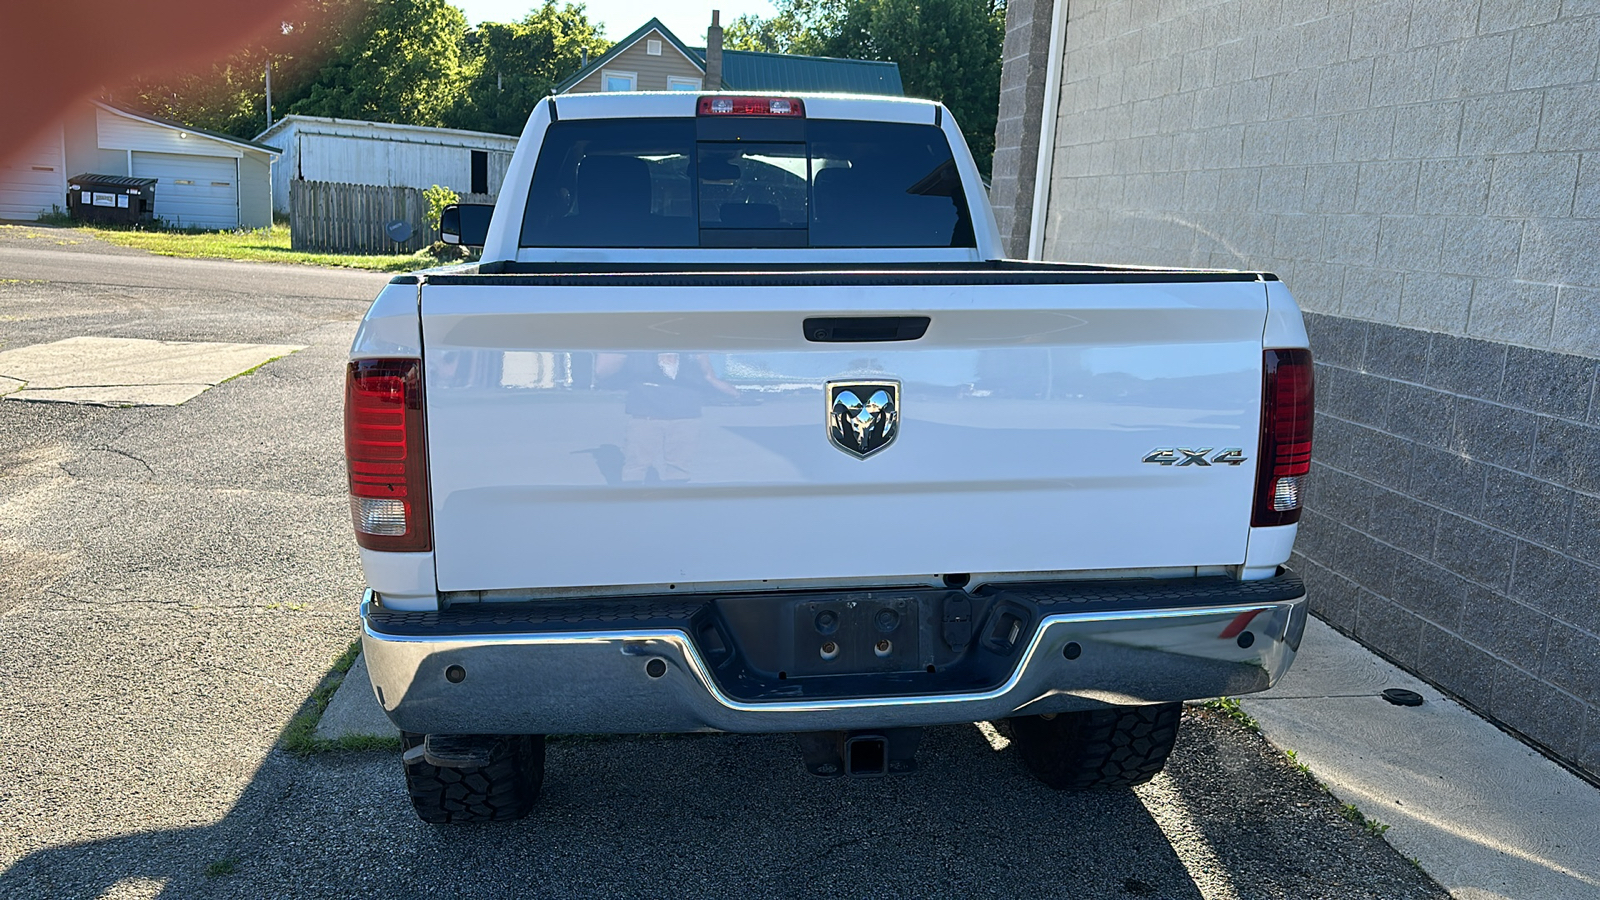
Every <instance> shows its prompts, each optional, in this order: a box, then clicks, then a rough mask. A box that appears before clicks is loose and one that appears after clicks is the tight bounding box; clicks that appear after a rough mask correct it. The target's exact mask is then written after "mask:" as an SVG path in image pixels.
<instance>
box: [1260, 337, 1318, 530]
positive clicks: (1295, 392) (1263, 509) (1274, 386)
mask: <svg viewBox="0 0 1600 900" xmlns="http://www.w3.org/2000/svg"><path fill="white" fill-rule="evenodd" d="M1261 362H1262V390H1261V452H1260V453H1259V454H1257V456H1256V459H1257V460H1258V462H1257V467H1256V505H1255V513H1254V515H1252V516H1251V521H1250V524H1251V525H1253V526H1255V527H1258V528H1259V527H1261V526H1265V525H1289V524H1292V523H1295V522H1298V521H1300V496H1301V491H1302V490H1303V489H1304V487H1305V479H1306V475H1307V474H1308V473H1309V472H1310V471H1311V418H1312V409H1313V407H1314V405H1315V392H1314V391H1313V389H1312V376H1311V351H1310V350H1268V351H1266V352H1265V353H1264V354H1263V356H1262V360H1261Z"/></svg>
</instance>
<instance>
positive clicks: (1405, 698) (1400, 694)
mask: <svg viewBox="0 0 1600 900" xmlns="http://www.w3.org/2000/svg"><path fill="white" fill-rule="evenodd" d="M1383 699H1385V700H1387V701H1389V702H1390V703H1393V704H1394V705H1395V706H1421V705H1422V695H1421V694H1419V693H1417V692H1416V691H1408V690H1406V689H1405V688H1387V689H1385V690H1384V692H1383Z"/></svg>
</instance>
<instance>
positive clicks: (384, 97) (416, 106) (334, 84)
mask: <svg viewBox="0 0 1600 900" xmlns="http://www.w3.org/2000/svg"><path fill="white" fill-rule="evenodd" d="M360 2H363V3H364V4H365V5H366V7H367V14H366V15H365V16H363V17H362V19H361V21H360V25H359V26H358V27H357V28H356V29H355V30H354V33H352V34H351V35H349V36H348V38H346V40H345V41H344V42H343V43H342V44H341V45H340V46H339V47H338V49H337V50H336V51H335V53H334V56H333V59H332V60H330V61H329V62H328V64H327V65H325V66H324V67H323V68H322V71H321V72H319V73H318V74H317V77H316V80H315V81H314V82H313V83H312V84H311V88H310V91H309V92H308V93H307V95H306V96H305V97H303V98H302V99H300V100H298V101H297V102H295V103H294V104H293V106H291V107H290V110H289V111H290V112H293V113H300V114H304V115H312V116H336V117H340V118H346V119H370V120H373V121H378V122H399V123H402V124H407V125H443V124H444V122H445V117H446V115H447V114H448V113H449V112H450V110H451V108H452V107H453V106H454V105H455V103H456V98H457V97H458V96H459V94H460V91H461V88H462V82H463V72H462V68H461V55H462V53H461V51H462V44H463V41H464V38H465V36H466V32H467V18H466V15H465V14H463V13H462V12H461V10H460V9H457V8H456V7H454V6H452V5H450V3H448V2H447V0H360Z"/></svg>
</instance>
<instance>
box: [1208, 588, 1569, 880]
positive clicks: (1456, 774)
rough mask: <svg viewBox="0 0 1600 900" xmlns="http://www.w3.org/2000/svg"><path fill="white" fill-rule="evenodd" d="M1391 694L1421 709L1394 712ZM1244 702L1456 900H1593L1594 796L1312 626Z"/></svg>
mask: <svg viewBox="0 0 1600 900" xmlns="http://www.w3.org/2000/svg"><path fill="white" fill-rule="evenodd" d="M1391 687H1396V688H1406V689H1409V690H1413V691H1416V692H1417V693H1419V694H1421V695H1422V696H1423V698H1424V702H1423V704H1422V705H1421V706H1418V707H1403V706H1395V705H1393V704H1391V703H1389V702H1388V701H1386V700H1384V699H1383V698H1382V697H1380V696H1379V692H1380V691H1382V690H1383V689H1384V688H1391ZM1240 703H1241V704H1242V706H1243V707H1244V709H1245V710H1246V711H1247V712H1249V713H1250V715H1252V716H1254V717H1255V718H1256V719H1257V720H1258V721H1259V722H1260V723H1261V729H1262V731H1263V732H1264V733H1265V734H1266V736H1267V739H1268V740H1270V741H1272V743H1274V744H1276V745H1277V746H1278V747H1279V748H1281V749H1284V750H1294V751H1295V753H1296V755H1297V756H1298V758H1299V760H1300V761H1301V762H1303V763H1305V764H1307V765H1309V766H1310V767H1311V771H1312V773H1313V774H1315V775H1316V777H1317V778H1318V780H1320V781H1322V782H1323V783H1324V784H1326V785H1327V786H1328V787H1329V789H1330V790H1332V791H1333V794H1334V796H1336V797H1338V798H1339V799H1340V800H1342V801H1343V802H1345V803H1354V804H1355V805H1356V806H1357V807H1359V808H1360V809H1361V811H1362V812H1363V813H1364V814H1366V815H1367V816H1369V817H1371V818H1374V819H1377V820H1378V821H1379V822H1382V823H1384V824H1386V825H1389V826H1391V827H1390V829H1389V831H1388V832H1387V833H1385V835H1384V837H1385V838H1386V839H1388V841H1389V843H1390V844H1392V845H1394V847H1395V848H1396V849H1397V850H1399V851H1400V852H1401V853H1402V854H1403V855H1405V856H1407V857H1410V858H1412V859H1414V860H1416V861H1417V862H1419V863H1420V864H1421V865H1422V868H1423V869H1424V870H1426V871H1427V873H1428V874H1429V875H1431V876H1433V877H1434V878H1435V879H1436V880H1438V882H1439V883H1440V884H1442V885H1444V886H1445V887H1446V888H1447V889H1448V890H1449V891H1450V892H1451V894H1453V895H1454V896H1456V897H1463V898H1471V900H1479V898H1501V897H1503V898H1514V900H1545V898H1549V900H1557V898H1560V900H1577V898H1587V897H1594V898H1600V790H1597V789H1595V788H1594V787H1592V786H1591V785H1589V784H1588V783H1586V782H1584V781H1583V780H1582V779H1580V778H1578V777H1577V776H1575V775H1573V774H1572V773H1571V772H1568V771H1567V770H1565V769H1563V768H1561V767H1560V766H1558V765H1556V764H1555V763H1553V762H1551V761H1550V760H1548V759H1546V758H1545V757H1543V756H1541V755H1540V754H1539V753H1538V752H1536V751H1534V750H1533V749H1532V748H1530V747H1528V746H1527V745H1526V744H1523V743H1522V742H1521V741H1518V740H1517V739H1515V738H1513V737H1511V736H1510V735H1507V734H1506V733H1504V732H1502V731H1500V730H1499V729H1498V728H1495V727H1494V726H1493V725H1491V724H1489V723H1488V722H1486V721H1484V720H1483V719H1481V718H1479V717H1478V716H1477V715H1475V714H1474V713H1472V712H1470V711H1468V710H1467V709H1465V708H1463V707H1462V706H1461V705H1460V704H1457V703H1456V702H1454V701H1452V700H1449V699H1446V698H1445V697H1443V696H1442V695H1441V694H1440V693H1439V691H1438V690H1436V689H1434V688H1433V687H1431V686H1429V685H1427V684H1425V683H1423V682H1422V681H1419V680H1418V679H1416V678H1413V677H1411V676H1410V675H1407V674H1406V673H1405V672H1403V671H1401V670H1400V669H1398V668H1396V667H1394V666H1392V665H1390V664H1388V663H1386V662H1384V661H1383V660H1382V659H1379V658H1378V657H1377V656H1375V655H1373V654H1372V653H1371V652H1369V651H1368V650H1367V649H1366V648H1364V647H1362V646H1361V645H1360V644H1358V643H1356V642H1355V641H1353V640H1350V639H1349V638H1347V637H1345V636H1343V635H1341V634H1339V633H1338V632H1336V631H1334V630H1333V629H1332V628H1330V627H1328V626H1327V625H1325V624H1324V623H1322V622H1321V621H1318V620H1316V619H1312V620H1311V622H1310V624H1309V627H1308V628H1307V629H1306V637H1305V641H1304V643H1303V644H1302V645H1301V649H1300V655H1299V657H1298V658H1297V659H1296V660H1295V663H1294V667H1293V668H1292V669H1290V671H1289V674H1288V675H1287V676H1285V677H1284V679H1283V681H1282V682H1280V683H1279V684H1278V686H1277V687H1275V688H1273V689H1272V690H1271V691H1268V692H1266V693H1263V694H1256V695H1253V696H1250V697H1245V698H1241V700H1240Z"/></svg>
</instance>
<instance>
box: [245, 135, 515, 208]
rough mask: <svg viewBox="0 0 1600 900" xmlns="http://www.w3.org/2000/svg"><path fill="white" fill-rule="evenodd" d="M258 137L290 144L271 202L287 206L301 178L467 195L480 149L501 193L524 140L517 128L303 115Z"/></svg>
mask: <svg viewBox="0 0 1600 900" xmlns="http://www.w3.org/2000/svg"><path fill="white" fill-rule="evenodd" d="M258 140H261V141H263V142H265V143H267V144H269V145H271V146H275V147H278V148H280V149H282V151H283V156H282V157H280V158H279V159H278V161H277V162H275V163H274V164H273V167H272V205H273V208H274V209H276V210H278V211H279V212H288V210H289V182H290V181H292V180H294V179H296V178H303V179H305V180H307V181H331V182H336V183H341V184H372V185H380V186H384V187H413V188H427V187H429V186H431V185H435V184H438V185H442V186H444V187H448V188H450V189H452V190H454V191H456V192H457V193H461V194H465V193H468V192H469V191H470V190H471V189H472V153H473V151H474V150H478V151H483V152H486V153H488V154H489V172H488V174H489V185H488V186H489V193H490V194H498V193H499V191H500V184H501V182H502V181H504V180H505V172H506V167H507V166H509V165H510V163H511V154H512V152H513V151H514V150H515V149H516V146H517V138H516V137H514V136H511V135H499V134H485V133H480V132H470V131H456V130H453V129H434V128H418V127H411V126H395V125H389V124H387V123H380V122H345V121H327V120H312V121H304V120H301V119H298V118H295V119H290V120H286V121H285V122H284V124H283V125H282V126H280V128H279V129H278V130H276V131H273V132H270V133H267V134H263V135H261V136H260V137H259V138H258Z"/></svg>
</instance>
